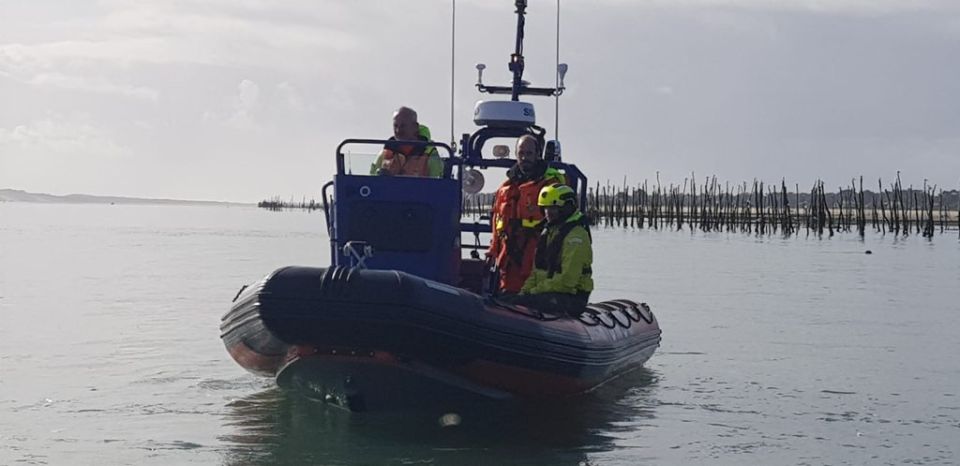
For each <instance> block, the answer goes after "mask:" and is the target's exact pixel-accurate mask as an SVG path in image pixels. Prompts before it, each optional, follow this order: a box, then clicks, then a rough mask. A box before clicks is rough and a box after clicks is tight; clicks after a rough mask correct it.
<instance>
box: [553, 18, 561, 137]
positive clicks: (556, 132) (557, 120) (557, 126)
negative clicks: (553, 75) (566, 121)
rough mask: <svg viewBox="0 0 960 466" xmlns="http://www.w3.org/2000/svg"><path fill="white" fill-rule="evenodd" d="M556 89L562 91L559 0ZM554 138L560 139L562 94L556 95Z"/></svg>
mask: <svg viewBox="0 0 960 466" xmlns="http://www.w3.org/2000/svg"><path fill="white" fill-rule="evenodd" d="M554 89H560V0H557V83H556V85H555V86H554ZM554 100H555V102H554V107H553V138H554V139H560V94H555V95H554Z"/></svg>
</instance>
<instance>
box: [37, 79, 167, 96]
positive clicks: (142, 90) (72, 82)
mask: <svg viewBox="0 0 960 466" xmlns="http://www.w3.org/2000/svg"><path fill="white" fill-rule="evenodd" d="M27 82H29V83H30V84H33V85H37V86H51V87H57V88H61V89H67V90H75V91H86V92H97V93H101V94H115V95H121V96H124V97H131V98H135V99H142V100H148V101H151V102H156V101H157V100H158V99H159V97H160V93H159V92H158V91H157V90H155V89H150V88H147V87H138V86H130V85H122V84H114V83H112V82H110V81H108V80H106V79H103V78H84V77H82V76H67V75H63V74H60V73H40V74H38V75H36V76H34V77H32V78H30V80H29V81H27Z"/></svg>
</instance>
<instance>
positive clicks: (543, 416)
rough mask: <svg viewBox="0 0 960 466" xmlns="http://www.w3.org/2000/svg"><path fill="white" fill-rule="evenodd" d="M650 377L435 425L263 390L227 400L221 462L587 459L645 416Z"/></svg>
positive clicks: (419, 416)
mask: <svg viewBox="0 0 960 466" xmlns="http://www.w3.org/2000/svg"><path fill="white" fill-rule="evenodd" d="M656 388H657V377H656V375H655V374H654V373H653V372H651V371H649V370H647V369H640V370H637V371H635V372H633V373H631V374H628V375H627V376H624V377H621V378H620V379H618V380H616V381H614V382H612V383H610V384H608V385H606V386H604V387H602V388H601V389H599V390H597V391H596V392H594V393H591V394H589V395H586V396H582V397H579V398H574V399H570V400H566V401H564V402H552V403H522V404H521V403H516V404H514V403H508V404H504V403H491V404H486V405H477V406H473V407H471V408H470V409H467V410H464V411H461V412H458V413H456V414H457V415H459V417H460V420H461V422H460V424H459V425H456V426H451V427H442V426H441V422H439V421H440V416H438V415H436V414H434V413H430V414H426V413H408V412H404V413H376V414H371V413H364V414H352V413H347V412H345V411H342V410H339V409H336V408H331V407H329V406H327V405H324V404H322V403H317V402H315V401H311V400H308V399H306V398H304V397H302V396H300V395H298V394H296V393H295V392H288V391H284V390H281V389H279V388H271V389H268V390H264V391H261V392H259V393H256V394H253V395H250V396H248V397H245V398H242V399H239V400H235V401H232V402H230V403H229V404H228V405H227V409H226V410H225V415H224V423H225V427H226V429H225V430H228V431H230V433H229V434H226V435H224V436H223V437H222V438H221V440H222V441H223V442H224V443H225V444H227V445H229V448H228V449H227V450H226V453H225V457H224V462H225V463H226V464H231V465H241V464H242V465H247V464H330V465H347V464H437V463H439V464H446V463H454V462H455V463H457V464H490V465H494V464H496V465H500V464H544V465H547V464H549V465H583V464H589V460H588V454H589V453H593V452H602V451H609V450H612V449H613V448H614V447H615V440H616V439H615V437H614V436H615V434H616V433H617V432H618V431H621V430H630V431H635V430H636V429H637V425H638V424H642V423H643V422H644V421H646V420H649V419H653V417H654V411H653V407H654V406H656V405H657V404H658V403H657V401H656V400H655V399H654V398H655V396H656Z"/></svg>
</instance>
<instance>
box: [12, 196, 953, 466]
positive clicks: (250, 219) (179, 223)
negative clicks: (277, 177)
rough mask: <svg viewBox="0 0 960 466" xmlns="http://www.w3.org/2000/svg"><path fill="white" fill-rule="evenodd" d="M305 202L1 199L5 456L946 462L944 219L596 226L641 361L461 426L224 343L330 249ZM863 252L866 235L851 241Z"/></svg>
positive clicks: (949, 391)
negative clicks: (350, 405) (230, 331)
mask: <svg viewBox="0 0 960 466" xmlns="http://www.w3.org/2000/svg"><path fill="white" fill-rule="evenodd" d="M323 231H324V226H323V217H322V214H319V213H312V214H308V213H302V212H284V213H271V212H265V211H261V210H257V209H254V208H242V207H233V208H226V207H166V206H165V207H159V206H158V207H131V206H107V205H36V204H18V203H0V316H2V319H3V320H2V322H0V464H98V465H99V464H163V465H168V464H231V465H233V464H236V465H248V464H329V465H354V464H478V465H500V464H543V465H581V464H589V465H633V464H638V463H649V464H743V463H746V462H752V463H755V464H811V465H819V464H904V463H911V464H955V463H956V462H958V461H960V441H958V439H960V358H958V355H960V337H958V336H957V334H958V329H960V243H958V240H957V236H956V232H954V233H952V234H948V235H944V236H938V237H936V238H934V240H933V241H926V240H923V239H921V238H916V237H911V238H908V239H906V240H903V239H895V238H893V237H892V236H887V237H881V236H878V235H870V236H868V238H867V239H866V240H865V241H860V240H859V239H857V238H856V237H855V236H853V235H848V236H839V237H835V238H833V239H829V240H818V239H815V238H804V237H802V236H801V237H799V238H790V239H782V238H779V237H765V238H756V237H752V236H746V235H741V234H726V233H716V234H701V233H693V234H691V233H689V232H683V233H677V232H657V231H648V230H642V231H624V230H616V229H605V230H604V229H600V230H598V231H595V233H594V239H595V255H596V262H595V267H594V269H595V271H596V272H595V273H596V281H597V287H598V288H597V290H596V292H595V294H594V298H595V299H597V300H600V299H608V298H616V297H628V298H634V299H638V300H643V301H646V302H648V303H650V304H651V306H652V307H653V309H654V312H656V313H657V316H658V318H659V319H660V323H661V326H662V327H663V331H664V335H663V345H662V347H661V348H660V350H659V351H658V353H657V354H656V355H655V356H654V357H653V359H652V360H651V361H650V362H649V364H648V366H647V369H646V370H644V371H642V372H639V373H636V374H632V375H631V376H629V377H627V378H624V379H622V380H620V381H618V382H617V383H616V384H613V385H611V386H609V387H605V388H604V389H603V390H601V391H600V392H599V393H596V394H594V395H592V396H589V397H585V398H582V399H577V400H571V401H569V402H567V403H564V404H561V405H526V406H495V407H478V408H477V409H476V412H464V413H461V415H462V419H463V423H462V424H461V425H460V426H458V427H453V428H449V427H448V428H441V427H439V425H438V424H437V422H436V419H434V418H428V417H426V416H422V417H419V418H418V416H411V415H403V416H398V415H380V416H348V415H345V414H343V413H340V412H337V411H331V410H328V409H327V408H325V407H324V406H321V405H317V404H315V403H312V402H309V401H306V400H304V399H301V398H299V397H297V396H296V395H293V394H287V393H284V392H282V391H280V390H277V389H275V388H274V386H273V383H272V381H270V380H264V379H259V378H256V377H254V376H252V375H249V374H247V373H246V372H244V371H243V370H242V369H241V368H240V367H239V366H237V365H236V364H235V363H234V362H233V361H232V360H231V359H230V358H229V356H228V355H227V353H226V351H225V350H224V348H223V346H222V344H221V342H220V339H219V332H218V330H219V329H218V324H219V319H220V316H221V315H222V314H223V313H224V312H225V311H226V310H227V308H228V305H229V303H230V299H231V298H232V297H233V295H234V294H235V293H236V291H237V290H238V289H239V287H240V286H241V285H243V284H245V283H249V282H251V281H253V280H255V279H257V278H259V277H261V276H263V275H265V274H266V273H268V272H270V271H272V270H273V269H274V268H277V267H280V266H283V265H288V264H301V265H318V266H320V265H325V264H327V263H328V261H329V258H328V252H327V242H326V235H325V233H323ZM868 249H869V250H872V252H873V254H871V255H867V254H865V253H864V252H865V251H866V250H868Z"/></svg>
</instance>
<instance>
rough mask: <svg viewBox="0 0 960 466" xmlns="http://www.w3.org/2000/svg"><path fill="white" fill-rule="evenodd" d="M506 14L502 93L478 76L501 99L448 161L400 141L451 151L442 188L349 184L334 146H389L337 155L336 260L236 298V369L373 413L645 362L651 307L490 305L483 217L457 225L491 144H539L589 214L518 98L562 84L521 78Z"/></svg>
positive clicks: (487, 163)
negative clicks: (506, 69)
mask: <svg viewBox="0 0 960 466" xmlns="http://www.w3.org/2000/svg"><path fill="white" fill-rule="evenodd" d="M516 5H517V11H516V12H517V15H518V24H517V38H518V40H517V50H516V52H515V53H514V54H513V55H512V58H511V66H510V69H511V71H513V78H514V79H513V85H512V86H503V87H500V86H486V85H484V84H483V83H482V73H481V76H480V78H479V79H480V82H478V84H477V87H478V89H480V90H481V91H482V92H486V93H490V94H510V95H511V96H512V97H511V100H510V101H489V102H479V103H478V104H477V106H476V107H475V109H474V122H475V123H476V124H477V125H478V126H479V127H480V128H479V129H478V130H476V131H475V132H473V133H467V134H464V135H463V136H462V139H461V141H460V144H459V151H457V153H456V154H455V153H454V152H455V151H454V150H453V149H452V148H451V147H450V146H448V145H446V144H443V143H438V142H429V141H400V142H401V143H404V144H411V145H419V146H433V147H436V148H437V149H440V150H442V151H444V152H446V157H444V158H443V163H444V169H443V175H442V176H441V177H440V178H412V177H404V176H366V175H358V174H354V173H352V171H351V170H350V169H348V168H347V167H348V165H347V163H346V158H347V155H346V152H345V150H344V147H346V146H349V145H377V146H378V147H380V146H383V145H384V144H386V143H388V141H384V140H375V139H348V140H345V141H343V142H342V143H341V144H340V145H339V146H338V147H337V150H336V154H335V156H336V164H337V173H336V174H335V175H334V178H333V180H332V181H330V182H328V183H327V184H326V185H324V187H323V201H324V214H325V217H326V223H327V229H328V234H329V237H330V257H331V258H332V264H331V266H330V267H328V268H316V267H285V268H282V269H279V270H276V271H274V272H273V273H271V274H270V275H268V276H267V277H266V278H264V279H263V280H261V281H259V282H256V283H254V284H252V285H249V286H245V287H244V288H242V289H241V290H240V292H238V293H237V295H236V297H235V298H234V302H233V306H232V308H231V309H230V311H229V312H228V313H227V314H226V315H225V316H224V317H223V319H222V322H221V326H220V328H221V338H222V339H223V342H224V344H225V345H226V347H227V350H228V351H229V353H230V355H231V356H232V357H233V358H234V360H236V361H237V362H238V363H239V364H240V365H241V366H242V367H244V368H245V369H247V370H249V371H250V372H253V373H255V374H258V375H262V376H266V377H274V378H276V381H277V383H278V384H279V385H280V386H283V387H290V388H294V389H297V390H299V391H301V392H303V393H305V394H307V395H308V396H311V397H314V398H316V399H319V400H322V401H324V402H326V403H330V404H332V405H335V406H339V407H343V408H346V409H349V410H351V411H377V410H391V409H406V408H422V407H437V406H446V405H450V404H451V403H471V402H474V401H481V400H510V399H530V398H535V399H545V398H546V399H549V398H562V397H569V396H573V395H578V394H581V393H585V392H589V391H591V390H593V389H595V388H597V387H598V386H600V385H602V384H604V383H606V382H608V381H610V380H612V379H615V378H617V377H619V376H621V375H624V374H626V373H628V372H630V371H632V370H635V369H637V368H639V367H640V366H641V365H642V364H643V363H644V362H645V361H647V360H648V359H649V358H650V357H651V356H652V355H653V353H654V351H655V350H656V348H657V347H658V345H659V342H660V327H659V325H658V324H657V320H656V318H655V317H654V316H653V314H652V312H651V311H650V308H649V307H648V306H647V305H646V304H643V303H637V302H634V301H631V300H626V299H618V300H613V301H605V302H599V303H593V304H590V305H588V306H587V307H586V308H585V309H584V310H583V312H582V313H580V314H579V315H578V316H568V315H559V314H557V313H555V312H553V310H551V309H532V308H527V307H524V306H519V305H512V304H508V303H506V302H504V301H501V300H500V299H498V298H497V297H496V294H495V290H493V289H491V288H492V287H491V284H495V283H497V281H496V280H495V279H491V277H490V271H489V269H488V267H487V266H486V264H485V261H483V260H482V259H480V257H481V254H480V251H479V250H481V249H484V248H485V247H484V246H483V243H485V242H488V241H481V234H489V232H490V231H491V226H490V224H489V221H488V219H484V218H482V217H481V219H480V220H477V221H474V222H463V214H464V211H463V206H464V205H465V202H464V191H466V192H468V193H476V192H478V191H480V189H481V187H482V186H481V184H482V182H481V183H480V184H478V180H482V179H483V176H482V174H481V173H480V172H479V171H478V170H485V169H489V168H508V167H510V166H512V165H513V163H514V162H513V161H512V160H509V159H507V158H505V157H503V150H502V149H503V148H502V146H501V147H500V149H501V150H494V151H493V153H494V154H495V156H494V157H485V156H484V147H485V144H486V143H487V142H488V141H491V140H496V139H498V138H499V139H506V140H508V141H511V142H512V141H514V140H516V138H518V137H519V136H522V135H532V136H534V137H535V138H536V139H537V141H538V143H539V144H540V145H539V147H541V148H544V159H545V160H546V161H547V162H548V163H549V165H550V166H551V167H553V168H556V169H557V170H559V171H561V172H562V173H563V174H564V175H565V177H566V179H567V184H568V185H570V186H571V187H572V188H573V189H574V190H575V191H576V192H577V193H578V197H579V202H580V205H581V206H584V205H586V190H587V178H586V176H585V175H584V174H583V173H582V172H581V171H580V170H579V168H577V166H576V165H574V164H571V163H565V162H564V161H563V160H562V158H561V154H560V150H559V149H560V145H559V142H557V141H546V140H545V138H544V135H545V133H546V131H545V130H544V129H543V128H541V127H539V126H537V125H536V122H535V112H534V109H533V105H532V104H530V103H527V102H521V101H519V100H518V98H519V96H521V95H540V96H549V95H559V94H560V93H561V92H562V91H563V87H562V82H563V81H562V74H561V80H560V83H561V85H560V86H558V87H557V88H533V87H530V86H529V85H528V83H527V82H526V81H523V80H522V79H521V77H522V74H523V56H522V55H521V51H522V37H523V24H524V22H523V15H524V14H525V11H524V10H525V7H526V2H525V1H523V0H518V1H517V2H516ZM477 68H478V70H480V71H481V72H482V70H483V68H484V67H482V66H479V65H478V67H477ZM565 69H566V68H565V67H564V68H563V70H565ZM495 149H497V148H495ZM496 154H499V156H497V155H496ZM331 189H332V191H333V192H332V196H331V195H330V194H331V193H330V190H331ZM470 235H473V241H469V240H468V241H466V242H464V241H463V238H464V236H466V237H467V238H470ZM464 243H466V244H464ZM465 252H466V254H464V253H465ZM602 267H603V265H602V264H595V268H602ZM494 286H495V285H494Z"/></svg>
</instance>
